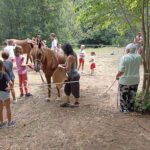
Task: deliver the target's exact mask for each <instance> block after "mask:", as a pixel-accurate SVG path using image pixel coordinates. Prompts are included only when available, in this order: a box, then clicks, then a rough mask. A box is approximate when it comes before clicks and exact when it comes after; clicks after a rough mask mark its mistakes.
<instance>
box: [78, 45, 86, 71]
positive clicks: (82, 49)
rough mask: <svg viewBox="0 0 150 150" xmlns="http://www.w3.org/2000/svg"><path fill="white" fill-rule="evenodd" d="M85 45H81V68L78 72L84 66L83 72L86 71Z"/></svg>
mask: <svg viewBox="0 0 150 150" xmlns="http://www.w3.org/2000/svg"><path fill="white" fill-rule="evenodd" d="M84 49H85V45H81V47H80V52H79V66H78V70H80V67H81V66H82V72H83V69H84V62H85V50H84Z"/></svg>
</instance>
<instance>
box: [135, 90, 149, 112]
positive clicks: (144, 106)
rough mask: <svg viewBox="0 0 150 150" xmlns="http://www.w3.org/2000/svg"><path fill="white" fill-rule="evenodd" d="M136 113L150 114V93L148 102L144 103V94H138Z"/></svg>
mask: <svg viewBox="0 0 150 150" xmlns="http://www.w3.org/2000/svg"><path fill="white" fill-rule="evenodd" d="M135 111H137V112H140V113H150V93H149V96H148V97H147V101H146V102H144V101H142V92H139V93H137V95H136V98H135Z"/></svg>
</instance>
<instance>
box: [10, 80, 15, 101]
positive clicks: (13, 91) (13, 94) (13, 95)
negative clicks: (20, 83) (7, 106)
mask: <svg viewBox="0 0 150 150" xmlns="http://www.w3.org/2000/svg"><path fill="white" fill-rule="evenodd" d="M12 83H13V84H12V86H11V95H12V97H13V100H15V99H16V94H15V89H14V81H12Z"/></svg>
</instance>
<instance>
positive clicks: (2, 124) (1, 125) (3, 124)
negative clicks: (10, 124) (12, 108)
mask: <svg viewBox="0 0 150 150" xmlns="http://www.w3.org/2000/svg"><path fill="white" fill-rule="evenodd" d="M6 124H7V121H4V122H3V123H1V124H0V129H2V128H3V127H4V126H5V125H6Z"/></svg>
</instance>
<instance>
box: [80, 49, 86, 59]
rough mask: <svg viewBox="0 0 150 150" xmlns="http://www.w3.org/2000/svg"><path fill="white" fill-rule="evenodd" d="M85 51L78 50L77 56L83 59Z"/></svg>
mask: <svg viewBox="0 0 150 150" xmlns="http://www.w3.org/2000/svg"><path fill="white" fill-rule="evenodd" d="M85 54H86V53H85V51H84V50H80V52H79V58H82V59H84V58H85Z"/></svg>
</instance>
